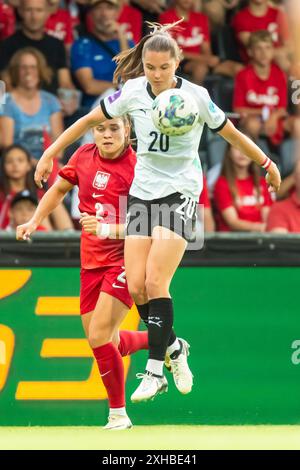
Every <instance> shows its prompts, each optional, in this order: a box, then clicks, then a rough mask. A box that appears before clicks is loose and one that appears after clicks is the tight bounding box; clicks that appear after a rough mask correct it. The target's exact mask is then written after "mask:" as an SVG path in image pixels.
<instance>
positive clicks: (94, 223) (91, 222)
mask: <svg viewBox="0 0 300 470" xmlns="http://www.w3.org/2000/svg"><path fill="white" fill-rule="evenodd" d="M79 222H80V224H81V225H82V228H83V230H84V231H85V232H87V233H92V234H93V235H97V236H98V237H99V238H112V239H124V238H125V232H126V228H125V227H126V226H125V224H109V234H108V236H105V237H102V236H101V231H102V227H103V225H106V226H107V224H103V223H101V222H100V221H99V220H98V219H97V217H95V216H94V215H89V214H87V213H86V212H84V213H83V214H82V215H81V219H80V221H79Z"/></svg>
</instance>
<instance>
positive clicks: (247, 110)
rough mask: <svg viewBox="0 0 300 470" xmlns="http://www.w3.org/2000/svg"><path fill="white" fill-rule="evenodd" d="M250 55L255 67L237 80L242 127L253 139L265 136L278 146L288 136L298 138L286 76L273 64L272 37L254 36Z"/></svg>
mask: <svg viewBox="0 0 300 470" xmlns="http://www.w3.org/2000/svg"><path fill="white" fill-rule="evenodd" d="M249 54H250V57H251V64H250V65H248V66H247V67H246V68H245V69H244V70H242V71H240V72H239V73H238V75H237V76H236V81H235V88H234V99H233V108H234V111H236V112H238V113H240V114H241V115H242V120H241V126H242V127H243V128H244V130H245V132H246V133H247V134H248V135H249V136H250V137H251V138H253V139H257V137H258V136H259V135H260V134H263V135H266V136H267V137H268V138H269V140H270V141H271V143H272V144H273V145H278V144H280V143H281V141H282V139H283V137H284V133H285V132H287V133H291V134H292V135H294V133H295V130H294V127H295V119H294V118H293V117H291V116H290V117H289V116H288V113H287V80H286V76H285V74H284V73H283V71H282V70H281V69H280V68H279V67H278V66H277V65H276V64H274V63H273V62H272V60H273V57H274V47H273V44H272V38H271V35H270V33H268V32H267V31H257V32H255V33H252V34H251V36H250V41H249Z"/></svg>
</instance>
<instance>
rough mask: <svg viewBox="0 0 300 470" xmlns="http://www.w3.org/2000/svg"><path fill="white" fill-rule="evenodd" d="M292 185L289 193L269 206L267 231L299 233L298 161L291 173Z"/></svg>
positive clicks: (299, 172) (299, 162)
mask: <svg viewBox="0 0 300 470" xmlns="http://www.w3.org/2000/svg"><path fill="white" fill-rule="evenodd" d="M293 181H294V186H293V188H292V190H291V193H290V195H289V196H288V197H287V198H286V199H284V200H282V201H277V202H275V203H274V204H273V206H272V207H271V210H270V213H269V217H268V221H267V231H268V232H273V233H300V161H298V162H297V164H296V166H295V170H294V173H293Z"/></svg>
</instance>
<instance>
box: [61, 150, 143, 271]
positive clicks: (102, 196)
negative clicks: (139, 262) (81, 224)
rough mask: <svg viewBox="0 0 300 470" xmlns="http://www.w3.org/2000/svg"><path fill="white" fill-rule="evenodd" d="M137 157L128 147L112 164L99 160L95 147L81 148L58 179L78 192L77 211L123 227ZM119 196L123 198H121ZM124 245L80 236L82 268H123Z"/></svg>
mask: <svg viewBox="0 0 300 470" xmlns="http://www.w3.org/2000/svg"><path fill="white" fill-rule="evenodd" d="M135 163H136V155H135V153H134V151H133V150H132V148H131V147H128V148H127V149H126V150H125V152H124V153H123V154H122V155H120V156H119V157H118V158H116V159H114V160H109V159H106V158H103V157H101V155H100V154H99V151H98V148H97V146H96V145H95V144H87V145H83V146H82V147H80V148H79V149H78V150H77V151H76V152H75V153H74V155H72V157H71V158H70V160H69V162H68V164H67V165H65V166H64V167H63V168H62V169H61V170H60V171H59V175H60V176H61V177H62V178H64V179H66V180H67V181H69V182H70V183H71V184H73V185H74V186H75V185H78V188H79V193H78V196H79V210H80V212H81V213H82V212H87V213H88V214H90V215H95V216H97V217H98V218H99V221H103V222H104V223H110V224H119V223H120V224H122V223H125V218H126V198H127V196H128V193H129V189H130V186H131V183H132V180H133V176H134V167H135ZM121 196H122V198H121ZM123 250H124V241H123V240H112V239H109V238H107V239H105V240H101V239H99V238H98V237H97V236H95V235H92V234H89V233H86V232H85V231H84V230H83V231H82V234H81V249H80V252H81V266H82V268H85V269H95V268H99V267H104V266H122V264H123V263H124V259H123Z"/></svg>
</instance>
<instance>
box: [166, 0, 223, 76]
mask: <svg viewBox="0 0 300 470" xmlns="http://www.w3.org/2000/svg"><path fill="white" fill-rule="evenodd" d="M182 17H183V18H184V21H183V22H182V23H180V25H179V27H178V29H177V30H175V31H174V34H173V37H174V38H175V39H176V41H177V43H178V45H179V47H180V48H181V50H182V52H183V56H184V59H185V60H184V61H183V63H182V64H181V66H182V68H183V71H184V72H185V73H187V74H188V75H191V78H192V80H193V81H194V82H195V83H197V84H198V85H201V84H202V82H203V80H204V78H205V76H206V74H207V72H208V70H209V68H214V67H216V66H217V65H218V63H219V58H218V57H217V56H214V55H212V53H211V47H210V32H209V25H208V18H207V16H206V15H204V14H203V13H198V12H196V11H194V0H174V2H173V8H171V9H169V10H167V11H165V12H164V13H162V14H161V15H160V17H159V22H160V23H161V24H168V23H174V22H175V21H178V20H180V18H182Z"/></svg>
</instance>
